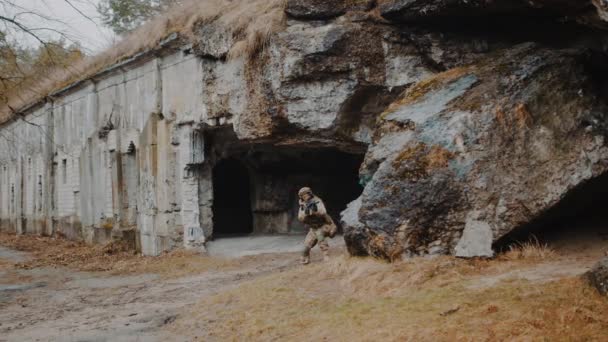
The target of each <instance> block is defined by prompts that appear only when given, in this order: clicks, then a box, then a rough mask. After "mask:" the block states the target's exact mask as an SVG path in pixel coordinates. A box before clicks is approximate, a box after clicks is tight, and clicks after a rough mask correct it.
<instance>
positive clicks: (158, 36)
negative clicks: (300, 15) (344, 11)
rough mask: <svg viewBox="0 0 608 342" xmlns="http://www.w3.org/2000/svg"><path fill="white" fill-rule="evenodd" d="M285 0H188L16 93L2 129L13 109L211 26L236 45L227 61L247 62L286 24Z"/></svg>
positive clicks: (3, 112) (2, 113) (1, 118)
mask: <svg viewBox="0 0 608 342" xmlns="http://www.w3.org/2000/svg"><path fill="white" fill-rule="evenodd" d="M284 7H285V0H188V1H184V3H183V4H181V5H179V6H176V7H174V8H172V9H170V10H169V11H168V12H167V13H166V14H165V15H163V16H160V17H158V18H156V19H153V20H151V21H150V22H148V23H146V24H145V25H143V26H142V27H140V28H139V29H137V30H135V31H134V32H133V33H131V34H130V35H128V36H127V37H125V38H124V39H122V40H121V41H119V42H118V43H116V44H115V45H114V46H112V47H110V48H109V49H107V50H105V51H104V52H102V53H100V54H98V55H96V56H93V57H90V58H87V59H85V60H83V61H82V62H80V63H78V64H75V65H72V66H71V67H70V68H68V69H61V70H56V71H55V72H53V73H51V74H49V75H42V76H41V77H40V80H39V81H38V82H37V85H36V86H35V87H28V88H27V89H14V90H13V92H12V94H8V97H9V99H10V100H9V103H8V105H7V106H4V107H3V108H0V123H1V122H5V121H6V120H8V119H9V118H10V117H11V116H12V115H13V111H12V110H11V108H12V109H15V110H18V109H20V108H23V107H25V106H27V105H29V104H32V103H34V102H36V101H39V100H41V99H42V98H44V97H46V96H48V94H50V93H52V92H53V91H56V90H59V89H61V88H63V87H66V86H68V85H70V84H72V83H74V82H77V81H79V80H82V79H86V78H88V77H90V76H92V75H94V74H96V73H97V72H99V71H101V70H102V69H104V68H107V67H109V66H111V65H113V64H115V63H118V62H120V61H122V60H124V59H127V58H129V57H130V56H133V55H135V54H137V53H139V52H142V51H145V50H148V49H151V48H154V47H155V46H157V45H158V44H159V42H161V41H162V40H163V39H165V38H166V37H168V36H169V35H171V34H173V33H179V34H180V35H181V36H182V37H186V38H192V37H193V35H194V31H195V28H196V27H197V26H198V25H201V24H205V23H215V24H218V25H220V26H224V27H226V29H227V30H228V31H229V32H230V33H231V34H232V36H233V40H234V42H235V43H234V45H233V46H232V48H231V50H230V52H229V53H228V57H229V58H238V57H242V56H244V57H250V56H252V55H253V54H255V53H256V52H257V51H259V50H260V49H262V48H263V47H264V45H265V44H266V43H267V42H268V40H269V37H270V36H271V35H272V33H274V32H277V31H278V30H280V29H281V28H282V27H283V25H284V22H285V14H284Z"/></svg>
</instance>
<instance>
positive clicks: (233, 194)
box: [213, 158, 253, 237]
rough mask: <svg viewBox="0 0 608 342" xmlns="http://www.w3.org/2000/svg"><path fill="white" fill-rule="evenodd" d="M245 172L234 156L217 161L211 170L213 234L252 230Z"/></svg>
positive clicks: (232, 233)
mask: <svg viewBox="0 0 608 342" xmlns="http://www.w3.org/2000/svg"><path fill="white" fill-rule="evenodd" d="M250 188H251V187H250V183H249V171H248V170H247V168H246V167H245V165H244V164H243V163H242V162H240V161H239V160H237V159H233V158H229V159H224V160H221V161H219V162H218V164H217V165H216V166H215V167H214V169H213V235H214V237H218V236H220V237H221V236H231V235H232V236H235V235H245V234H250V233H252V232H253V218H252V211H251V195H250Z"/></svg>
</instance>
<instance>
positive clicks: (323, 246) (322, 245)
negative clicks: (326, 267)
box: [319, 240, 329, 261]
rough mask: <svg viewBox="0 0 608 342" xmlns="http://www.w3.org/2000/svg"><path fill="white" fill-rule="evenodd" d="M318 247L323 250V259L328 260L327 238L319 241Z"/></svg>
mask: <svg viewBox="0 0 608 342" xmlns="http://www.w3.org/2000/svg"><path fill="white" fill-rule="evenodd" d="M319 248H320V249H321V252H323V261H329V243H327V240H323V241H321V243H319Z"/></svg>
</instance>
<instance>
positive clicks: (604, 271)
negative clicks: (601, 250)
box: [585, 257, 608, 295]
mask: <svg viewBox="0 0 608 342" xmlns="http://www.w3.org/2000/svg"><path fill="white" fill-rule="evenodd" d="M585 278H586V279H587V281H589V284H591V286H593V287H595V288H596V289H597V290H598V291H599V292H600V293H601V294H602V295H608V257H606V258H603V259H602V260H600V261H598V263H597V264H595V266H593V268H592V269H591V270H590V271H589V272H587V273H585Z"/></svg>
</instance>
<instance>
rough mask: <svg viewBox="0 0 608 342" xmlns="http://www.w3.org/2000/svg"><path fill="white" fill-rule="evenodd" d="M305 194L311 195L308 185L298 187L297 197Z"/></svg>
mask: <svg viewBox="0 0 608 342" xmlns="http://www.w3.org/2000/svg"><path fill="white" fill-rule="evenodd" d="M305 194H309V195H310V196H312V190H311V189H310V188H309V187H307V186H306V187H303V188H302V189H300V191H298V197H302V196H304V195H305Z"/></svg>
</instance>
